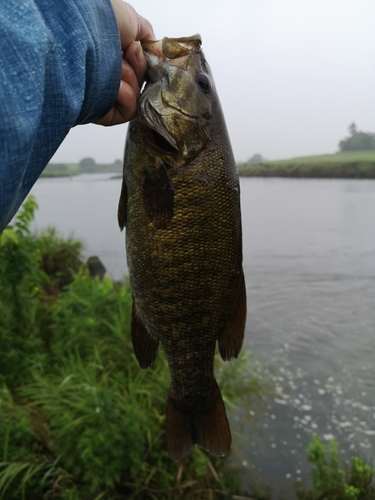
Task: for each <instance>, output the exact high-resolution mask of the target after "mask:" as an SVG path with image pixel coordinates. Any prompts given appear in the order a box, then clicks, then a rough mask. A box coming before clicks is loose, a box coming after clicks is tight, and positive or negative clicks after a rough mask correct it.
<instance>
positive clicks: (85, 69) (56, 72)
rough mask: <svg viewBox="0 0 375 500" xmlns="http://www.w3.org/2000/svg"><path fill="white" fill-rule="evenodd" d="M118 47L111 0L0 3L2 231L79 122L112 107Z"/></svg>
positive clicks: (14, 0) (117, 80) (12, 0)
mask: <svg viewBox="0 0 375 500" xmlns="http://www.w3.org/2000/svg"><path fill="white" fill-rule="evenodd" d="M120 77H121V44H120V37H119V33H118V28H117V23H116V19H115V16H114V13H113V10H112V6H111V4H110V1H109V0H22V2H20V1H19V0H6V1H4V2H1V5H0V231H2V230H3V229H4V227H5V226H6V224H8V222H9V221H10V220H11V218H12V217H13V215H14V214H15V213H16V211H17V210H18V208H19V206H20V205H21V203H22V202H23V200H24V199H25V197H26V196H27V194H28V192H29V191H30V189H31V188H32V186H33V184H34V183H35V181H36V180H37V179H38V177H39V176H40V174H41V172H42V171H43V169H44V168H45V166H46V165H47V163H48V161H49V160H50V158H51V157H52V156H53V154H54V153H55V151H56V150H57V148H58V147H59V145H60V144H61V143H62V141H63V140H64V138H65V136H66V135H67V133H68V132H69V130H70V129H71V128H72V127H73V126H74V125H77V124H81V123H88V122H91V121H94V120H95V119H97V118H100V117H101V116H103V115H104V114H106V112H107V111H109V110H110V108H111V107H112V106H113V104H114V102H115V100H116V97H117V93H118V89H119V85H120Z"/></svg>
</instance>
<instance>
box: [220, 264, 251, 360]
mask: <svg viewBox="0 0 375 500" xmlns="http://www.w3.org/2000/svg"><path fill="white" fill-rule="evenodd" d="M245 324H246V285H245V278H244V275H243V269H241V274H240V277H239V280H238V287H237V292H236V295H235V297H234V300H233V304H232V307H231V310H230V314H229V318H228V321H227V324H226V325H225V328H224V330H223V331H222V332H221V334H220V336H219V338H218V344H219V351H220V354H221V357H222V358H223V360H224V361H227V360H229V359H231V358H237V356H238V354H239V352H240V350H241V347H242V343H243V338H244V334H245Z"/></svg>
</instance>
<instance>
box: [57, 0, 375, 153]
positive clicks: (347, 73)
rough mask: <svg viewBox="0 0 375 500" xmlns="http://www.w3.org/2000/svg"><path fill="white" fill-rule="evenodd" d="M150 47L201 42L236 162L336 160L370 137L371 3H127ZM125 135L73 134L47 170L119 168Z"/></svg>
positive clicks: (91, 128)
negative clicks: (156, 41)
mask: <svg viewBox="0 0 375 500" xmlns="http://www.w3.org/2000/svg"><path fill="white" fill-rule="evenodd" d="M130 3H131V4H132V5H133V6H134V7H135V9H136V10H137V11H138V12H139V13H140V14H142V15H143V16H144V17H147V18H148V19H149V20H150V21H151V23H152V24H153V27H154V31H155V34H156V36H157V38H162V37H164V36H170V37H182V36H190V35H193V34H195V33H200V34H201V36H202V39H203V50H204V52H205V55H206V58H207V60H208V62H209V64H210V66H211V69H212V72H213V75H214V79H215V83H216V87H217V89H218V93H219V97H220V100H221V104H222V106H223V109H224V113H225V116H226V121H227V126H228V129H229V134H230V137H231V141H232V146H233V149H234V154H235V157H236V160H237V161H245V160H247V159H248V158H250V157H251V156H252V155H253V154H255V153H259V154H261V155H262V156H263V157H265V158H268V159H279V158H291V157H294V156H303V155H312V154H324V153H334V152H336V151H337V149H338V146H337V145H338V142H339V141H340V140H341V139H342V138H343V137H345V136H347V135H348V130H347V129H348V126H349V124H350V123H351V122H353V121H354V122H355V123H356V124H357V127H358V128H359V129H360V130H363V131H366V132H375V0H230V1H228V0H183V1H182V0H178V1H177V0H158V1H156V0H133V1H132V2H130ZM125 134H126V126H119V127H111V128H108V129H105V128H103V127H99V126H96V125H83V126H78V127H76V128H75V129H73V130H72V131H71V132H70V134H69V136H68V137H67V138H66V140H65V141H64V143H63V144H62V146H61V147H60V149H59V150H58V152H57V153H56V155H55V156H54V158H53V160H52V161H55V162H78V161H79V160H81V159H82V158H84V157H87V156H90V157H93V158H94V159H95V160H96V161H97V162H112V161H114V160H115V159H117V158H122V154H123V147H124V141H125Z"/></svg>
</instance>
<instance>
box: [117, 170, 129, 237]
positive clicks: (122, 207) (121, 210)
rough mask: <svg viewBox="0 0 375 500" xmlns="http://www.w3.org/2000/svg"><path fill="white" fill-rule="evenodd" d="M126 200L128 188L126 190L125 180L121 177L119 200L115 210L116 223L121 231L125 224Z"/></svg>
mask: <svg viewBox="0 0 375 500" xmlns="http://www.w3.org/2000/svg"><path fill="white" fill-rule="evenodd" d="M127 202H128V190H127V186H126V182H125V180H124V179H123V180H122V186H121V194H120V200H119V204H118V211H117V220H118V225H119V226H120V229H121V231H122V230H123V229H124V227H125V226H126V204H127Z"/></svg>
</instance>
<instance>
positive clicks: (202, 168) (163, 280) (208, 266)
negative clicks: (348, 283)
mask: <svg viewBox="0 0 375 500" xmlns="http://www.w3.org/2000/svg"><path fill="white" fill-rule="evenodd" d="M165 47H166V52H167V54H173V59H169V58H168V57H167V55H165V54H163V53H162V50H164V48H165ZM143 49H144V53H145V55H146V58H147V60H148V64H149V75H152V78H151V79H150V81H149V82H148V84H147V85H146V88H145V90H144V92H143V93H142V95H141V98H140V102H139V105H138V113H137V117H136V119H135V120H133V121H132V122H131V123H130V125H129V129H128V135H127V140H126V148H125V157H124V178H123V188H122V194H121V198H120V204H119V223H120V227H123V226H125V225H126V248H127V259H128V269H129V278H130V283H131V286H132V292H133V318H132V340H133V346H134V351H135V355H136V357H137V359H138V361H139V363H140V365H141V367H142V368H147V367H148V366H149V365H150V364H151V363H152V362H153V361H154V359H155V358H156V356H157V350H158V345H159V343H161V344H162V346H163V348H164V351H165V354H166V358H167V361H168V365H169V369H170V373H171V387H170V391H169V395H168V401H167V418H166V445H167V450H168V452H169V454H170V455H171V457H172V458H173V459H174V460H180V459H181V458H183V457H184V456H185V455H186V454H187V453H188V452H189V451H190V450H191V449H192V448H193V446H194V445H195V444H197V445H199V446H201V447H203V448H205V449H206V450H208V451H210V452H211V453H214V454H217V455H224V454H225V453H227V452H228V450H229V448H230V444H231V435H230V429H229V425H228V421H227V417H226V412H225V406H224V403H223V400H222V397H221V394H220V389H219V387H218V385H217V383H216V380H215V376H214V354H215V347H216V342H218V343H219V350H220V353H221V355H222V357H223V359H230V358H231V357H237V355H238V353H239V351H240V349H241V345H242V341H243V335H244V328H245V320H246V291H245V284H244V278H243V270H242V234H241V214H240V198H239V196H240V193H239V182H238V175H237V172H236V167H235V162H234V158H233V154H232V150H231V146H230V142H229V138H228V134H227V131H226V127H225V121H224V117H223V115H222V111H221V107H220V103H219V100H218V97H217V94H216V90H215V87H214V83H213V79H212V75H211V73H210V70H209V68H208V65H207V63H206V61H205V58H204V55H203V52H202V51H201V49H200V38H197V36H194V37H188V38H183V39H163V40H162V41H148V42H146V43H144V44H143ZM180 49H181V60H179V57H178V54H179V50H180ZM189 54H190V55H189ZM156 56H157V57H156ZM182 58H183V60H182ZM171 73H173V79H171V78H168V76H169V75H170V74H171ZM197 75H198V77H199V78H197ZM171 81H172V83H173V85H172V83H171ZM197 82H198V83H197ZM199 82H200V83H199ZM155 85H157V86H158V92H155V91H153V88H154V87H153V86H155ZM179 85H180V87H179ZM202 85H203V90H202V88H201V87H202ZM207 89H209V90H207ZM205 101H207V103H206V105H204V106H203V105H202V102H203V103H204V102H205ZM168 103H169V104H168ZM197 103H199V105H198V104H197ZM162 106H169V108H168V110H167V111H166V112H165V113H163V112H162V111H163V108H162ZM200 108H202V114H201V115H200V114H199V112H198V111H197V110H198V109H200ZM186 121H187V122H188V123H187V124H186V123H185V122H186ZM176 124H178V125H176ZM181 131H185V133H184V134H183V135H181ZM167 139H168V140H169V141H170V144H168V143H167ZM192 143H194V147H190V144H192ZM176 145H177V149H176Z"/></svg>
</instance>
